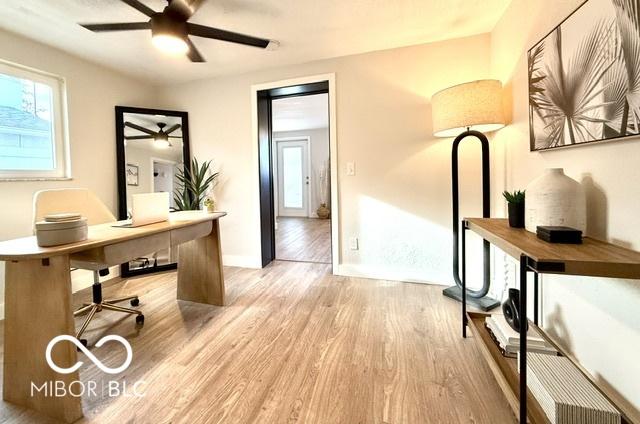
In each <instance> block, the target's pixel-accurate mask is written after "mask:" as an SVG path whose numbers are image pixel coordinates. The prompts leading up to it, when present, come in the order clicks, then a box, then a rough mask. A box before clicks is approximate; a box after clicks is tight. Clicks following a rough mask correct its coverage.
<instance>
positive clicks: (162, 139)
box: [124, 121, 182, 149]
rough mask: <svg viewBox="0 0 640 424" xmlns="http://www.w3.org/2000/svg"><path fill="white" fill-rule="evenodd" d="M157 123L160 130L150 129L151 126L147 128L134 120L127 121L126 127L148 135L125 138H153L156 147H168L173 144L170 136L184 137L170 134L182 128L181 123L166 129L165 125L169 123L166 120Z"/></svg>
mask: <svg viewBox="0 0 640 424" xmlns="http://www.w3.org/2000/svg"><path fill="white" fill-rule="evenodd" d="M156 125H158V128H159V130H158V131H153V130H150V129H149V128H145V127H143V126H140V125H138V124H134V123H133V122H129V121H127V122H125V123H124V126H125V127H129V128H133V129H134V130H138V131H140V132H143V133H145V134H146V135H132V136H125V137H124V139H125V140H153V144H154V145H155V146H156V147H159V148H165V149H166V148H168V147H171V146H172V144H171V142H169V139H170V138H182V137H181V136H175V135H170V134H171V133H172V132H174V131H176V130H177V129H179V128H180V126H181V125H180V124H175V125H172V126H171V127H169V128H168V129H167V130H166V131H165V129H164V127H166V126H167V124H165V123H164V122H158V123H157V124H156Z"/></svg>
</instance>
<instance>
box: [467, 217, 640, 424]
mask: <svg viewBox="0 0 640 424" xmlns="http://www.w3.org/2000/svg"><path fill="white" fill-rule="evenodd" d="M462 229H463V231H462V297H463V299H462V336H463V337H467V326H469V327H471V329H472V330H473V331H474V334H476V335H477V336H478V340H479V342H480V344H481V349H482V351H483V354H484V356H485V359H487V361H488V362H489V365H490V367H491V370H492V372H493V373H494V375H495V377H496V379H497V381H498V384H499V385H500V387H501V388H502V390H503V391H504V393H505V395H506V396H507V400H508V401H509V402H510V404H511V405H512V407H513V406H514V405H517V409H518V410H519V418H520V423H526V422H527V417H528V418H529V420H530V421H531V422H532V423H544V422H548V421H547V419H546V416H545V415H544V413H543V411H542V409H541V408H540V405H538V403H537V401H536V400H535V398H534V397H533V396H532V395H531V393H528V391H527V373H526V369H527V355H526V352H527V335H526V334H527V331H526V326H524V325H523V326H522V328H521V329H520V354H519V367H518V364H517V363H516V360H515V359H513V358H506V357H503V356H502V355H501V354H500V352H499V351H498V349H497V347H496V346H495V344H494V342H493V341H492V340H491V338H490V336H489V334H488V332H487V330H486V329H485V328H484V325H483V323H484V319H485V318H486V317H487V316H488V314H483V313H473V312H471V313H467V304H466V283H467V278H466V271H465V265H466V236H465V234H466V232H467V230H471V231H473V232H474V233H476V234H478V235H480V236H481V237H482V238H483V239H484V240H486V241H488V242H489V243H491V244H493V245H494V246H496V247H498V248H499V249H501V250H502V251H504V252H505V253H507V254H508V255H510V256H512V257H514V258H516V259H517V260H519V262H520V267H519V274H520V314H521V316H523V317H526V316H527V273H528V272H533V275H534V319H533V322H530V325H531V326H534V327H535V328H536V329H538V331H539V332H540V334H542V335H543V336H544V337H545V338H546V339H547V340H548V341H549V342H551V343H552V344H553V345H554V346H555V347H556V348H557V349H558V351H559V352H560V353H561V354H562V355H564V356H567V357H568V358H569V359H570V360H571V361H572V362H573V363H574V365H576V366H577V368H578V369H579V370H580V371H582V373H583V374H585V376H586V377H587V379H589V381H591V383H592V384H593V385H594V386H595V387H596V388H597V389H598V390H599V391H600V392H601V393H602V394H603V395H604V396H605V397H606V398H607V399H609V401H610V402H611V403H613V404H614V405H616V402H614V401H613V400H612V396H611V394H610V393H608V390H606V389H604V388H602V387H601V386H600V385H598V384H597V383H596V381H595V380H594V379H593V377H592V376H591V375H590V374H589V373H588V372H586V371H585V370H584V369H583V368H582V367H581V366H580V365H579V364H578V363H577V361H576V360H575V358H573V357H572V356H571V355H568V354H567V352H565V351H564V350H563V349H562V348H561V347H560V346H558V345H557V344H556V343H554V342H553V341H552V340H550V339H549V337H548V336H547V335H546V333H545V332H544V330H542V329H541V328H539V327H537V324H538V274H562V275H582V276H589V277H609V278H629V279H640V252H636V251H633V250H629V249H625V248H623V247H620V246H616V245H614V244H611V243H606V242H603V241H599V240H595V239H592V238H590V237H584V238H583V243H582V244H556V243H547V242H545V241H543V240H540V239H538V238H537V236H536V235H535V234H533V233H531V232H529V231H527V230H525V229H524V228H511V227H509V223H508V221H507V220H506V219H497V218H465V219H463V220H462ZM518 369H520V370H524V371H523V372H521V373H518ZM616 407H617V408H618V409H619V410H620V411H621V412H622V415H623V422H630V419H629V417H628V415H627V414H625V412H624V411H623V410H622V409H621V408H620V405H616Z"/></svg>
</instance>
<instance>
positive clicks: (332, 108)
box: [250, 73, 342, 274]
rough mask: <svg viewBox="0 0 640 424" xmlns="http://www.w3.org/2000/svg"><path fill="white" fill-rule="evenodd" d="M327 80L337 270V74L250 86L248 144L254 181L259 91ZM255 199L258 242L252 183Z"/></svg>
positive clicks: (257, 230)
mask: <svg viewBox="0 0 640 424" xmlns="http://www.w3.org/2000/svg"><path fill="white" fill-rule="evenodd" d="M323 81H328V82H329V161H330V163H331V264H332V272H333V273H334V274H338V273H339V267H340V252H341V251H342V248H341V243H342V240H341V238H340V234H339V233H338V229H339V228H340V208H339V203H338V201H339V196H338V193H339V191H338V188H339V183H340V181H339V180H338V131H337V122H338V119H337V118H338V114H337V112H336V74H335V73H329V74H320V75H312V76H306V77H300V78H293V79H285V80H280V81H274V82H266V83H264V84H255V85H252V86H251V90H250V96H251V137H252V139H251V140H252V141H251V145H252V146H253V172H254V181H256V182H257V181H260V166H259V162H258V160H259V155H258V91H261V90H270V89H272V88H279V87H289V86H292V85H301V84H312V83H314V82H323ZM253 187H254V188H253V191H254V193H253V199H254V207H253V210H254V217H255V219H254V223H255V234H257V239H256V240H257V243H260V233H261V231H260V187H259V185H258V184H254V185H253ZM255 261H256V263H258V264H259V263H261V258H260V252H258V256H257V257H256V259H255Z"/></svg>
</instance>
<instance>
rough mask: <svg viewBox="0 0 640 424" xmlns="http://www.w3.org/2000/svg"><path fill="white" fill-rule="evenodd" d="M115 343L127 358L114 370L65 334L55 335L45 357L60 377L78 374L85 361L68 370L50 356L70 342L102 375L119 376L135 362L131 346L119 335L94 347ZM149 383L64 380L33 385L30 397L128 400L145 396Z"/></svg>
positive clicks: (109, 336) (108, 337)
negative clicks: (54, 350) (40, 395)
mask: <svg viewBox="0 0 640 424" xmlns="http://www.w3.org/2000/svg"><path fill="white" fill-rule="evenodd" d="M110 341H116V342H118V343H120V344H121V345H122V346H124V349H125V350H126V353H127V356H126V358H125V360H124V362H123V363H122V364H121V365H120V366H118V367H115V368H111V367H108V366H107V365H105V364H103V363H102V361H100V360H99V359H98V358H97V357H96V356H95V355H94V354H93V353H92V352H91V351H90V350H89V349H87V348H86V347H85V346H84V345H83V344H82V343H80V342H79V341H78V339H76V338H75V337H73V336H69V335H66V334H63V335H60V336H56V337H54V338H53V339H51V341H50V342H49V344H48V345H47V349H46V351H45V358H46V360H47V364H49V367H51V369H52V370H54V371H55V372H57V373H59V374H71V373H72V372H75V371H78V369H80V367H82V365H83V364H84V362H83V361H77V362H76V363H75V364H73V365H72V366H70V367H68V368H63V367H61V366H59V365H58V364H56V363H55V361H54V360H53V358H52V356H51V352H52V350H53V348H54V346H55V345H57V344H58V343H60V342H70V343H72V344H73V345H74V346H76V347H77V348H78V349H79V350H80V351H81V352H82V353H84V354H85V355H86V356H87V358H89V360H90V361H91V362H93V363H94V364H95V365H96V366H97V367H98V368H99V369H100V370H101V371H102V372H104V373H106V374H111V375H114V374H119V373H121V372H123V371H125V370H126V369H127V368H128V367H129V365H131V361H132V359H133V350H132V349H131V344H129V342H128V341H127V340H126V339H125V338H124V337H121V336H117V335H108V336H105V337H103V338H101V339H100V340H98V341H97V342H96V344H95V346H96V347H101V346H102V345H104V344H105V343H107V342H110ZM145 384H146V382H145V381H143V380H138V381H136V382H135V383H134V384H132V385H131V384H130V385H127V382H126V381H116V380H106V381H104V380H100V381H95V380H88V381H84V382H83V381H80V380H75V381H71V382H68V381H62V380H53V381H47V382H44V383H41V384H40V385H38V384H36V383H34V382H33V381H32V382H31V396H34V394H35V393H39V394H44V396H47V397H49V396H50V397H63V396H73V397H81V396H89V397H91V396H94V397H105V396H108V397H118V396H126V397H144V393H143V387H142V386H144V385H145Z"/></svg>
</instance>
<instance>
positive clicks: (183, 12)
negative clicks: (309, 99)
mask: <svg viewBox="0 0 640 424" xmlns="http://www.w3.org/2000/svg"><path fill="white" fill-rule="evenodd" d="M120 1H122V2H123V3H125V4H127V5H129V6H131V7H133V8H134V9H136V10H137V11H138V12H140V13H142V14H144V15H146V16H148V17H149V21H148V22H122V23H105V24H80V25H81V26H82V27H84V28H86V29H88V30H90V31H93V32H107V31H137V30H151V42H152V44H153V45H154V46H156V47H157V48H158V49H160V50H161V51H163V52H166V53H169V54H172V55H183V54H185V55H186V56H187V57H188V58H189V59H190V60H191V61H192V62H204V61H205V59H204V57H203V56H202V55H201V54H200V52H199V51H198V49H197V48H196V46H195V45H194V44H193V41H191V39H190V38H189V36H190V35H191V36H195V37H203V38H210V39H214V40H220V41H227V42H229V43H235V44H242V45H245V46H252V47H258V48H261V49H267V48H268V50H275V49H277V48H278V46H279V45H280V44H279V43H278V42H277V41H275V40H267V39H264V38H258V37H253V36H250V35H245V34H240V33H237V32H232V31H226V30H223V29H218V28H213V27H208V26H204V25H198V24H192V23H189V22H188V21H189V19H191V16H193V14H194V13H195V12H196V11H197V10H198V7H200V5H201V4H202V2H203V1H204V0H167V1H168V3H169V4H168V5H167V6H166V7H165V8H164V10H163V11H162V12H156V11H154V10H153V9H151V8H149V7H148V6H146V5H145V4H144V3H142V2H141V1H140V0H120Z"/></svg>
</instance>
